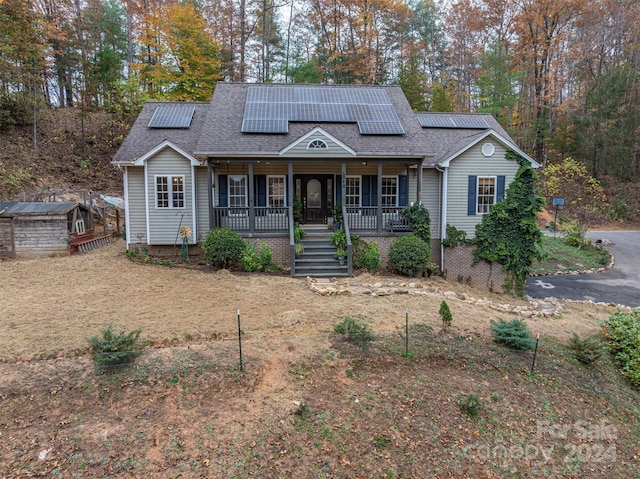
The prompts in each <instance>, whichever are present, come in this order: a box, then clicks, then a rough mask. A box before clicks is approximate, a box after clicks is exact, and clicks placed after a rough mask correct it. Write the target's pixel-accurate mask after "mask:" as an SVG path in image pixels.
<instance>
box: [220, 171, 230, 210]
mask: <svg viewBox="0 0 640 479" xmlns="http://www.w3.org/2000/svg"><path fill="white" fill-rule="evenodd" d="M227 186H228V184H227V175H218V206H229V197H228V196H227Z"/></svg>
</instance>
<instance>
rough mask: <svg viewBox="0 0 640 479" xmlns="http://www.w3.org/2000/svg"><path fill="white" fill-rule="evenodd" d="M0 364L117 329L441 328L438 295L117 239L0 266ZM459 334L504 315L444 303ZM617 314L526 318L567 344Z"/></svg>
mask: <svg viewBox="0 0 640 479" xmlns="http://www.w3.org/2000/svg"><path fill="white" fill-rule="evenodd" d="M0 277H1V278H2V280H1V281H0V311H2V319H1V321H0V328H1V331H2V333H1V334H0V361H15V360H24V359H33V358H42V357H55V356H65V355H68V354H69V353H74V352H78V351H82V350H86V349H87V342H86V339H87V337H88V336H92V335H95V334H98V333H99V331H100V329H101V328H103V327H104V326H106V325H107V324H109V323H111V322H113V323H114V324H115V325H116V327H117V329H126V330H131V329H136V328H142V330H143V336H144V337H145V338H147V339H149V340H150V341H151V342H153V343H155V344H163V343H167V342H172V343H176V342H185V341H186V340H187V339H190V340H194V339H195V340H208V339H211V338H212V337H221V336H222V337H224V336H233V335H234V334H236V333H237V319H236V318H237V310H238V309H239V310H240V313H241V320H242V324H243V330H244V331H245V333H247V334H251V335H254V336H256V335H257V336H263V337H264V336H271V335H281V334H288V335H293V336H297V337H305V336H308V335H312V336H313V335H316V334H318V333H319V332H321V331H326V330H329V329H330V328H331V326H332V325H333V324H335V323H336V322H337V321H339V320H341V319H342V318H343V317H344V316H354V317H358V318H361V319H364V320H367V321H369V322H370V323H371V324H372V327H373V329H374V330H375V331H377V332H389V331H393V330H396V329H398V328H400V327H402V326H403V325H404V320H405V308H408V309H409V315H410V321H411V322H421V323H427V324H430V325H432V326H433V327H438V326H439V323H440V319H439V315H438V309H439V305H440V301H442V299H443V298H442V297H440V296H438V295H424V296H417V295H392V296H382V297H372V296H327V297H321V296H318V295H316V294H314V293H313V292H311V291H310V290H309V288H308V286H307V283H306V281H305V280H304V279H298V278H291V277H289V276H287V275H265V274H245V273H233V272H228V271H207V270H206V268H204V269H202V268H201V269H197V268H191V269H188V268H183V267H180V266H175V267H167V266H159V265H150V264H140V263H134V262H132V261H130V260H128V259H127V258H126V257H125V255H124V244H123V242H122V241H118V242H116V243H113V244H111V245H109V246H108V247H104V248H101V249H99V250H95V251H92V252H90V253H88V254H80V255H75V256H71V257H68V256H61V257H52V258H44V259H29V260H10V261H4V262H0ZM407 281H408V279H407V278H399V277H384V276H383V277H372V276H370V275H365V276H360V277H356V278H354V279H353V282H354V283H375V282H380V283H383V284H388V283H395V284H399V283H402V282H405V283H406V282H407ZM421 281H422V283H425V284H429V285H435V286H437V287H438V288H440V289H441V290H442V291H447V290H452V291H458V292H466V293H467V294H468V295H469V296H471V297H476V298H482V297H486V298H488V299H490V300H491V301H493V302H495V303H504V302H508V303H511V304H519V303H522V302H520V301H517V300H515V299H513V298H509V297H506V296H498V295H491V294H487V293H484V292H479V291H475V290H472V289H470V288H465V287H464V286H462V285H459V284H456V283H450V282H446V281H444V280H441V279H438V278H436V279H423V280H421ZM447 301H448V303H449V306H450V308H451V311H452V313H453V325H454V327H455V328H457V330H459V331H460V332H469V333H473V334H479V335H485V334H487V331H488V325H489V321H490V320H491V319H495V318H496V317H504V319H510V318H508V317H505V316H506V315H505V313H500V312H498V311H495V310H494V309H492V308H490V307H487V306H478V305H474V304H471V303H470V302H467V301H460V300H457V299H448V300H447ZM612 311H613V310H612V308H608V307H602V306H593V305H584V304H580V303H566V304H565V305H564V313H563V314H562V315H561V316H560V317H553V318H546V319H542V318H538V319H532V320H529V326H530V329H531V330H532V332H533V333H534V334H536V333H541V334H543V335H549V336H555V337H558V338H567V337H568V336H569V335H570V334H571V333H572V332H574V331H575V332H577V333H579V334H583V333H593V332H596V331H597V329H598V324H599V322H600V321H605V320H606V319H608V317H609V315H610V314H611V313H612Z"/></svg>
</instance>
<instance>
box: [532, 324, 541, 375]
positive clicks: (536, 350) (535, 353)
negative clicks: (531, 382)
mask: <svg viewBox="0 0 640 479" xmlns="http://www.w3.org/2000/svg"><path fill="white" fill-rule="evenodd" d="M538 341H540V333H538V337H537V338H536V348H535V349H534V350H533V362H532V363H531V374H533V367H534V366H535V365H536V355H537V354H538Z"/></svg>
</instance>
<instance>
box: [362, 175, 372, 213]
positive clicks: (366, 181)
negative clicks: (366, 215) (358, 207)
mask: <svg viewBox="0 0 640 479" xmlns="http://www.w3.org/2000/svg"><path fill="white" fill-rule="evenodd" d="M360 186H361V188H362V206H373V204H372V202H371V176H369V175H362V185H360Z"/></svg>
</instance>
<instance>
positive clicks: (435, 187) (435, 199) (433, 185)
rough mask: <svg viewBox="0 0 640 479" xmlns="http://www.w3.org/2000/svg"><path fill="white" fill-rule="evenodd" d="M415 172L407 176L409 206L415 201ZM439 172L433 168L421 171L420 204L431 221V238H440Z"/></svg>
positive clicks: (416, 182)
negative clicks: (424, 207) (425, 209)
mask: <svg viewBox="0 0 640 479" xmlns="http://www.w3.org/2000/svg"><path fill="white" fill-rule="evenodd" d="M414 174H415V170H412V172H411V174H410V175H409V204H411V203H414V202H415V201H416V187H417V184H418V178H417V176H414ZM440 181H441V180H440V172H439V171H438V170H436V169H434V168H425V169H424V170H423V171H422V193H421V196H422V204H423V205H425V206H426V207H427V211H429V218H430V219H431V237H432V238H434V239H439V238H440V218H441V213H440V207H441V201H440V196H441V193H442V191H441V186H440Z"/></svg>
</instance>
